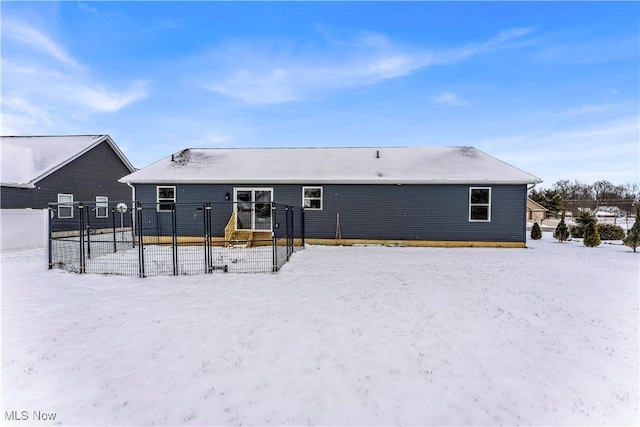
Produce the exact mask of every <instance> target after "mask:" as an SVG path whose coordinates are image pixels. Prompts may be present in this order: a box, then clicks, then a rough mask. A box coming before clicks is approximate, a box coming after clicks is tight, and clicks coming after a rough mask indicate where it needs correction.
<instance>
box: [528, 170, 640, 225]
mask: <svg viewBox="0 0 640 427" xmlns="http://www.w3.org/2000/svg"><path fill="white" fill-rule="evenodd" d="M529 197H530V198H531V199H532V200H534V201H536V202H537V203H539V204H541V205H542V206H544V207H545V208H547V209H549V215H550V216H552V217H555V218H559V217H560V216H561V215H562V213H563V212H571V213H572V214H573V215H578V214H579V212H580V211H583V210H590V211H592V212H595V211H596V210H597V209H598V208H600V207H603V206H607V207H610V208H612V209H611V212H612V213H614V214H617V215H621V216H625V217H629V216H633V215H634V214H635V213H636V208H637V207H638V206H640V185H639V184H624V185H614V184H612V183H610V182H609V181H596V182H594V183H593V184H586V183H583V182H580V181H578V180H575V181H570V180H568V179H561V180H559V181H557V182H555V183H554V184H553V185H552V186H551V188H549V189H539V190H538V189H535V188H534V189H533V190H531V192H530V193H529Z"/></svg>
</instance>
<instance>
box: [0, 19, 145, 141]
mask: <svg viewBox="0 0 640 427" xmlns="http://www.w3.org/2000/svg"><path fill="white" fill-rule="evenodd" d="M2 37H3V52H2V66H3V73H2V78H3V90H2V114H3V120H2V132H3V133H7V132H9V131H11V133H14V134H15V133H22V134H28V133H42V132H45V131H47V130H48V129H49V128H50V126H52V125H55V124H61V123H65V122H68V121H69V120H85V119H87V118H88V117H89V116H90V115H91V114H96V113H105V112H109V113H111V112H116V111H119V110H121V109H122V108H125V107H126V106H128V105H130V104H132V103H134V102H137V101H139V100H141V99H143V98H145V97H146V96H147V93H148V83H147V82H145V81H133V82H127V83H124V84H122V83H121V84H119V86H122V87H124V88H121V87H118V88H117V89H116V88H115V87H113V85H112V84H110V83H106V82H101V81H99V80H97V79H96V78H94V77H93V76H92V73H91V70H90V68H89V67H88V66H86V65H84V64H82V63H81V62H80V61H78V60H77V59H76V58H74V57H73V56H72V55H71V54H70V53H69V52H68V51H67V50H66V49H65V48H64V47H63V46H62V45H60V44H59V43H56V42H54V41H53V39H52V38H51V37H50V36H48V35H47V34H45V33H44V32H43V31H41V30H39V29H36V28H34V27H32V26H30V25H29V24H27V23H25V22H23V21H19V20H11V19H8V18H7V19H3V27H2ZM5 40H6V42H5ZM7 58H10V59H7Z"/></svg>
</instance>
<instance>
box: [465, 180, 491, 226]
mask: <svg viewBox="0 0 640 427" xmlns="http://www.w3.org/2000/svg"><path fill="white" fill-rule="evenodd" d="M469 221H491V188H488V187H486V188H478V187H471V188H470V189H469Z"/></svg>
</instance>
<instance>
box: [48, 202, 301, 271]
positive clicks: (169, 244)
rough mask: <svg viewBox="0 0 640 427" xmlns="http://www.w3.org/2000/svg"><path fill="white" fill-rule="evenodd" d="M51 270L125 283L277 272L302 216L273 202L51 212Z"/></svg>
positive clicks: (105, 205) (90, 205) (68, 206)
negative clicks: (129, 279)
mask: <svg viewBox="0 0 640 427" xmlns="http://www.w3.org/2000/svg"><path fill="white" fill-rule="evenodd" d="M49 212H50V216H49V217H50V219H49V268H50V269H51V268H63V269H66V270H69V271H74V272H78V273H97V274H118V275H127V276H139V277H147V276H160V275H181V274H186V275H193V274H209V273H214V272H225V273H263V272H276V271H278V270H279V269H280V268H281V267H282V266H283V265H284V264H285V263H286V262H287V261H288V260H289V258H290V257H291V255H292V254H293V253H294V252H295V251H296V250H297V249H300V248H302V247H304V211H303V209H302V208H299V207H294V206H289V205H285V204H281V203H275V202H262V203H258V202H255V203H249V202H242V203H231V202H227V203H200V204H195V203H164V202H163V203H140V202H134V203H132V202H85V203H83V202H74V203H53V204H50V205H49Z"/></svg>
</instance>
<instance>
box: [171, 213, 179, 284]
mask: <svg viewBox="0 0 640 427" xmlns="http://www.w3.org/2000/svg"><path fill="white" fill-rule="evenodd" d="M177 228H178V227H177V224H176V204H175V202H174V203H171V252H172V254H173V275H174V276H177V275H178V230H177Z"/></svg>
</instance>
